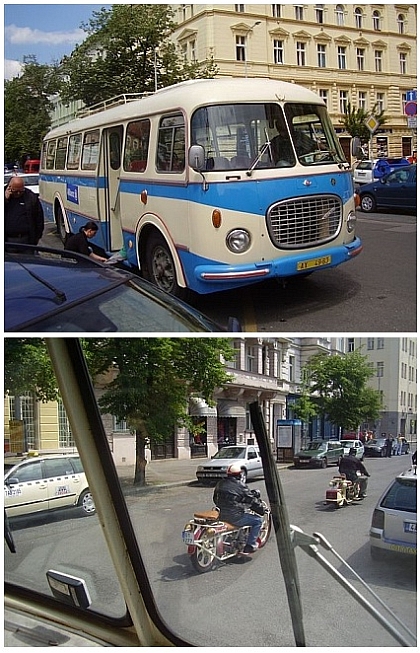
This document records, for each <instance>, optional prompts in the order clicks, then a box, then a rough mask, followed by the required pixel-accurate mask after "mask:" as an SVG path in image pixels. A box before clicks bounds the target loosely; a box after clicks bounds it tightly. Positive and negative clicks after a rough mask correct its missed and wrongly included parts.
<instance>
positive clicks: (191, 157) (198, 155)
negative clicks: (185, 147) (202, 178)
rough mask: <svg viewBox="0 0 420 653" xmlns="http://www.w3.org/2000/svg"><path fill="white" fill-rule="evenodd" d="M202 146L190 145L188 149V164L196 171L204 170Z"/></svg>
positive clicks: (204, 162)
mask: <svg viewBox="0 0 420 653" xmlns="http://www.w3.org/2000/svg"><path fill="white" fill-rule="evenodd" d="M205 158H206V157H205V154H204V147H203V146H202V145H191V147H190V149H189V151H188V165H189V166H190V167H191V168H192V169H193V170H196V171H197V172H201V171H202V170H204V168H205V165H206V161H205Z"/></svg>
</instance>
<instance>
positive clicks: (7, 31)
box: [4, 3, 110, 79]
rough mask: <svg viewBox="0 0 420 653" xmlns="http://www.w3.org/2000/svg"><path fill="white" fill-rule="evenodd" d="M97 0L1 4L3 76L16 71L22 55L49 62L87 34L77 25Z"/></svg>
mask: <svg viewBox="0 0 420 653" xmlns="http://www.w3.org/2000/svg"><path fill="white" fill-rule="evenodd" d="M109 6H110V5H106V4H103V3H100V4H71V3H66V4H46V3H45V4H20V3H15V4H9V3H5V4H4V78H5V79H10V78H12V77H14V76H15V75H17V74H19V71H20V65H21V64H22V61H23V57H24V56H25V55H35V57H36V59H37V61H38V63H40V64H51V63H53V62H54V61H59V60H60V59H61V57H63V56H64V55H65V54H70V53H71V52H72V50H73V49H74V47H75V45H76V44H77V43H81V42H82V41H83V40H84V38H85V37H86V34H85V32H84V31H83V30H82V29H81V28H80V25H81V23H87V22H88V21H89V19H90V18H91V17H92V13H93V11H95V10H96V11H97V10H99V9H100V8H101V7H109Z"/></svg>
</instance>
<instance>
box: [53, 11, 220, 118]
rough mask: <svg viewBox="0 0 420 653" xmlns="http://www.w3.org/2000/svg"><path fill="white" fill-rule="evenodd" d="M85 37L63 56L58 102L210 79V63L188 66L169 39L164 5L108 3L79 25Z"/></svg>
mask: <svg viewBox="0 0 420 653" xmlns="http://www.w3.org/2000/svg"><path fill="white" fill-rule="evenodd" d="M82 27H83V29H84V30H85V31H86V33H87V35H88V36H87V38H86V39H85V40H84V41H83V43H82V44H81V45H79V46H78V47H76V48H75V50H74V51H73V52H72V54H71V55H70V56H67V57H64V59H63V61H62V65H61V71H62V75H63V86H62V89H61V96H62V98H63V101H65V102H70V101H71V100H75V99H80V100H83V102H84V103H85V104H86V105H88V106H89V105H92V104H95V103H97V102H100V101H102V100H105V99H108V98H111V97H114V96H116V95H120V94H121V93H150V92H153V91H154V90H155V83H156V82H157V87H158V88H163V87H166V86H169V85H171V84H176V83H178V82H181V81H183V80H185V79H192V78H195V77H214V76H215V74H216V72H217V68H216V67H215V65H214V62H213V61H212V60H208V61H206V62H205V64H204V65H199V64H188V63H187V62H186V61H185V60H184V57H183V56H182V54H181V53H180V52H179V51H178V50H177V48H176V47H175V45H174V44H173V43H171V42H170V40H169V36H170V33H171V31H172V30H173V29H174V27H175V23H174V20H173V9H172V8H171V6H170V5H166V4H153V5H149V4H141V5H124V4H123V5H112V7H111V9H105V8H102V9H101V10H100V11H97V12H93V16H92V18H91V19H90V21H89V23H88V24H87V25H82Z"/></svg>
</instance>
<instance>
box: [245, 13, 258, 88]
mask: <svg viewBox="0 0 420 653" xmlns="http://www.w3.org/2000/svg"><path fill="white" fill-rule="evenodd" d="M257 25H261V21H260V20H256V21H255V23H254V24H253V25H251V27H249V28H248V30H247V32H246V36H245V38H246V46H245V77H248V65H247V64H248V61H247V55H248V34H249V33H250V32H252V30H253V29H254V27H256V26H257Z"/></svg>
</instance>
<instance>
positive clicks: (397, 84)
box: [173, 4, 417, 160]
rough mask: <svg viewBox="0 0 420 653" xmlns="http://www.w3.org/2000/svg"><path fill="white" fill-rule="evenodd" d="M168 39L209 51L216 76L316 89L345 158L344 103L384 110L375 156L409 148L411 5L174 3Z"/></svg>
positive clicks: (194, 51)
mask: <svg viewBox="0 0 420 653" xmlns="http://www.w3.org/2000/svg"><path fill="white" fill-rule="evenodd" d="M173 8H174V11H175V19H176V22H177V28H176V30H175V32H174V34H173V41H174V42H175V43H176V44H177V45H178V46H179V47H180V48H181V49H182V51H183V53H184V56H185V58H186V59H187V60H188V61H198V62H203V61H205V60H206V59H208V58H213V60H214V62H215V64H216V65H217V67H218V69H219V72H218V76H219V77H224V76H228V77H268V78H272V79H281V80H284V81H287V82H292V83H296V84H300V85H302V86H304V87H306V88H308V89H311V90H313V91H314V92H316V93H317V94H318V95H320V96H321V97H322V98H323V99H324V101H325V103H326V105H327V108H328V110H329V112H330V115H331V117H332V120H333V123H334V126H335V129H336V131H337V132H338V134H339V136H340V140H341V144H342V146H343V149H344V151H345V153H346V156H347V158H348V160H350V137H349V135H348V134H347V133H346V132H345V130H344V127H343V125H342V124H341V120H342V115H343V113H344V108H345V106H346V104H347V103H350V104H351V105H352V106H353V107H362V108H363V109H365V110H366V111H367V112H371V111H374V109H375V107H377V109H379V110H382V109H383V110H384V111H385V114H386V116H387V121H386V124H385V125H384V126H383V128H382V129H379V130H378V131H376V132H375V133H374V135H373V137H372V143H371V151H372V155H373V156H409V155H411V154H412V151H413V149H416V142H415V134H416V132H415V127H416V120H415V118H410V117H408V116H406V115H405V104H406V100H407V99H409V98H410V97H412V95H410V94H409V93H410V91H412V90H414V89H416V88H417V67H416V64H417V5H416V4H411V5H394V4H369V5H342V4H326V5H324V4H316V5H308V4H267V5H265V4H205V5H198V4H182V5H174V6H173Z"/></svg>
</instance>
